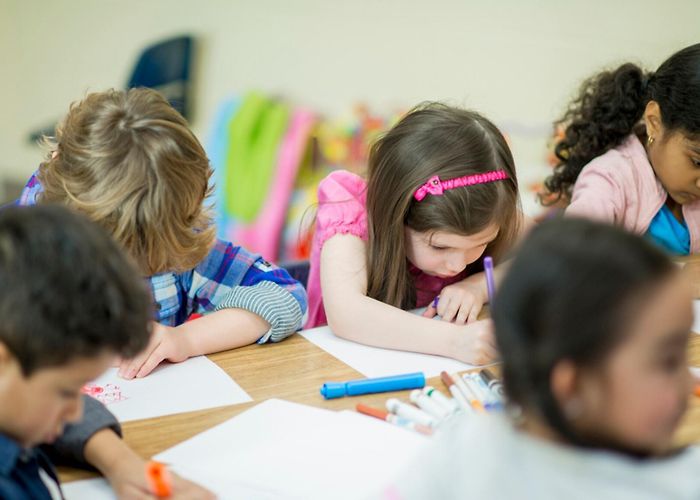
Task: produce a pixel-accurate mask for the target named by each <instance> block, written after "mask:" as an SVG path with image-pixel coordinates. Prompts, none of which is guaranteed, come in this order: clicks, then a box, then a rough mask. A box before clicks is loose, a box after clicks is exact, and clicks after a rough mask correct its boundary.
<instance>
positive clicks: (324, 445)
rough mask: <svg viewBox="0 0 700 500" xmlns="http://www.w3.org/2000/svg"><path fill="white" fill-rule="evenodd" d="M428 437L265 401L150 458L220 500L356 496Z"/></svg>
mask: <svg viewBox="0 0 700 500" xmlns="http://www.w3.org/2000/svg"><path fill="white" fill-rule="evenodd" d="M429 441H430V440H429V439H428V438H426V437H424V436H421V435H419V434H416V433H414V432H412V431H409V430H406V429H402V428H399V427H395V426H393V425H391V424H388V423H386V422H383V421H381V420H378V419H375V418H372V417H367V416H365V415H361V414H359V413H355V412H349V411H342V412H334V411H330V410H324V409H319V408H314V407H310V406H305V405H300V404H297V403H290V402H287V401H282V400H277V399H270V400H267V401H265V402H263V403H260V404H259V405H257V406H255V407H254V408H251V409H250V410H248V411H246V412H244V413H242V414H240V415H238V416H236V417H234V418H232V419H230V420H228V421H226V422H224V423H223V424H220V425H218V426H216V427H213V428H212V429H209V430H207V431H205V432H203V433H201V434H199V435H198V436H195V437H193V438H191V439H189V440H187V441H185V442H183V443H181V444H179V445H177V446H175V447H173V448H171V449H170V450H167V451H165V452H163V453H160V454H159V455H156V456H155V457H154V459H155V460H158V461H160V462H164V463H167V464H170V466H171V468H172V469H173V470H174V471H175V472H177V473H178V474H180V475H182V476H184V477H186V478H188V479H191V480H193V481H196V482H198V483H199V484H202V485H203V486H205V487H207V488H209V489H211V490H212V491H213V492H214V493H216V494H217V495H219V496H220V498H231V499H234V498H245V499H247V500H267V499H273V498H274V499H299V500H301V499H304V500H313V499H324V500H326V499H328V498H333V499H346V498H347V499H356V498H364V497H365V496H366V495H367V494H368V493H371V492H375V491H379V490H380V489H381V488H382V487H383V486H384V485H386V484H388V481H389V480H391V478H393V477H395V475H396V474H398V473H399V471H400V470H401V469H402V468H403V467H404V466H405V465H406V464H407V463H408V462H409V461H410V460H412V459H415V457H416V456H417V454H418V453H420V451H421V450H423V449H424V447H425V446H426V445H427V444H428V443H429Z"/></svg>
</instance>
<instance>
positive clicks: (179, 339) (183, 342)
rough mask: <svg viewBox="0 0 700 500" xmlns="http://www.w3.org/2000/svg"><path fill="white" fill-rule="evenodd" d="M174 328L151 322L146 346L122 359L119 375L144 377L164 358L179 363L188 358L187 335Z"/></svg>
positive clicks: (129, 377) (130, 377)
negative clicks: (149, 338)
mask: <svg viewBox="0 0 700 500" xmlns="http://www.w3.org/2000/svg"><path fill="white" fill-rule="evenodd" d="M175 330H176V329H175V328H173V327H170V326H163V325H161V324H159V323H153V332H152V333H151V340H150V341H149V342H148V346H147V347H146V349H144V350H143V352H141V353H140V354H138V355H137V356H136V357H135V358H133V359H126V360H124V361H122V364H121V367H120V369H119V376H120V377H123V378H125V379H132V378H134V377H145V376H146V375H148V374H149V373H151V372H152V371H153V369H154V368H155V367H156V366H158V365H159V364H160V363H161V362H162V361H164V360H166V359H167V360H168V361H172V362H173V363H179V362H180V361H185V360H186V359H187V358H189V357H190V355H189V346H188V344H187V336H186V335H185V332H178V331H175Z"/></svg>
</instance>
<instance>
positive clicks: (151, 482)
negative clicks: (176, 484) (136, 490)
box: [146, 460, 173, 498]
mask: <svg viewBox="0 0 700 500" xmlns="http://www.w3.org/2000/svg"><path fill="white" fill-rule="evenodd" d="M146 481H147V482H148V486H149V488H150V490H151V492H152V493H153V494H154V495H155V496H156V497H158V498H168V497H169V496H170V495H171V494H172V492H173V488H172V486H171V484H170V473H169V472H168V469H167V467H166V466H165V464H162V463H160V462H154V461H153V460H151V461H150V462H148V463H147V464H146Z"/></svg>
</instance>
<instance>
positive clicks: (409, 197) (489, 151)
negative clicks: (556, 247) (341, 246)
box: [367, 103, 521, 309]
mask: <svg viewBox="0 0 700 500" xmlns="http://www.w3.org/2000/svg"><path fill="white" fill-rule="evenodd" d="M500 169H503V170H505V171H506V172H507V174H508V178H507V179H506V180H501V181H496V182H490V183H487V184H478V185H474V186H468V187H460V188H456V189H451V190H448V191H445V192H444V194H443V195H442V196H431V195H428V196H427V197H426V198H424V199H423V200H422V201H420V202H419V201H416V200H415V199H414V197H413V195H414V193H415V191H416V189H418V188H419V187H420V186H422V185H423V184H425V183H426V182H427V181H428V179H429V178H430V177H432V176H434V175H437V176H439V177H440V179H442V180H448V179H454V178H456V177H461V176H465V175H470V174H477V173H484V172H489V171H492V170H500ZM367 217H368V225H369V240H368V251H367V294H368V296H370V297H372V298H375V299H377V300H380V301H382V302H384V303H387V304H391V305H393V306H396V307H400V308H402V309H408V308H411V307H415V305H416V295H415V288H414V286H413V279H412V277H411V275H410V273H409V268H408V263H407V260H406V248H405V236H404V227H405V226H408V227H409V228H411V229H413V230H415V231H418V232H435V231H445V232H449V233H454V234H459V235H465V236H468V235H472V234H475V233H478V232H480V231H483V230H484V229H486V228H488V227H489V226H490V225H496V226H498V227H499V232H498V236H497V238H496V239H495V240H494V241H493V242H492V243H490V244H489V246H488V248H487V250H486V251H487V252H488V253H489V254H490V255H492V256H493V257H494V258H495V259H498V258H499V257H502V256H503V254H504V252H505V251H506V250H507V249H508V247H509V246H510V245H511V244H512V243H513V241H514V239H515V237H516V236H517V233H518V231H519V227H520V221H521V215H520V198H519V196H518V183H517V180H516V177H515V165H514V162H513V156H512V154H511V152H510V149H509V148H508V145H507V144H506V141H505V139H504V137H503V135H502V134H501V133H500V131H499V130H498V129H497V128H496V126H495V125H493V123H491V122H490V121H489V120H487V119H486V118H484V117H483V116H481V115H480V114H478V113H475V112H473V111H467V110H463V109H458V108H453V107H450V106H446V105H443V104H438V103H428V104H423V105H420V106H418V107H416V108H414V109H413V110H412V111H410V112H409V113H408V114H407V115H406V116H404V117H403V118H402V119H401V120H400V121H399V123H398V124H396V126H394V127H393V128H392V129H391V130H390V131H389V132H388V133H387V134H386V135H384V136H383V137H381V138H380V139H379V140H378V141H377V142H376V143H375V144H374V145H373V146H372V149H371V151H370V159H369V170H368V182H367Z"/></svg>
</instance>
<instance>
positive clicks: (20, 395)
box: [0, 205, 150, 446]
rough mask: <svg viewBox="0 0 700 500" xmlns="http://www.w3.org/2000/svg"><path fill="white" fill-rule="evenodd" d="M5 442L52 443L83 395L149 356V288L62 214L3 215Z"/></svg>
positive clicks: (1, 390)
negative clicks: (145, 352)
mask: <svg viewBox="0 0 700 500" xmlns="http://www.w3.org/2000/svg"><path fill="white" fill-rule="evenodd" d="M0 283H2V287H0V318H2V321H1V322H0V432H2V433H3V434H6V435H8V436H10V437H12V438H13V439H15V440H16V441H18V442H19V443H21V444H22V445H23V446H33V445H35V444H38V443H41V442H48V441H51V440H53V439H54V438H55V437H56V436H57V435H58V434H59V433H60V432H61V429H62V427H63V425H64V424H65V423H67V422H71V421H75V420H77V419H79V418H80V417H81V415H82V403H81V393H80V390H81V388H82V386H83V385H84V384H85V383H87V382H89V381H90V380H92V379H94V378H96V377H97V376H99V375H100V374H101V373H102V372H103V371H104V370H105V369H106V368H107V367H108V366H109V363H110V361H111V360H113V358H114V357H115V355H119V356H125V357H129V356H133V355H134V354H136V353H137V352H139V351H140V350H141V349H143V348H144V347H145V346H146V343H147V341H148V321H149V318H150V310H149V304H150V301H149V298H148V294H147V292H146V289H145V283H143V279H142V278H141V277H140V276H139V274H138V272H137V270H136V268H135V266H133V265H132V264H131V263H130V262H129V261H128V260H127V257H126V256H124V255H123V254H122V252H121V250H120V249H119V248H118V246H117V245H116V244H115V243H114V242H113V241H112V239H111V238H110V237H109V235H108V234H106V233H105V232H104V231H103V230H102V229H100V228H99V227H97V226H96V225H94V224H93V223H91V222H90V221H88V220H87V219H85V218H84V217H82V216H79V215H77V214H74V213H71V212H69V211H68V209H66V208H62V207H59V206H49V205H47V206H37V207H22V208H8V209H4V210H2V211H0Z"/></svg>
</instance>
